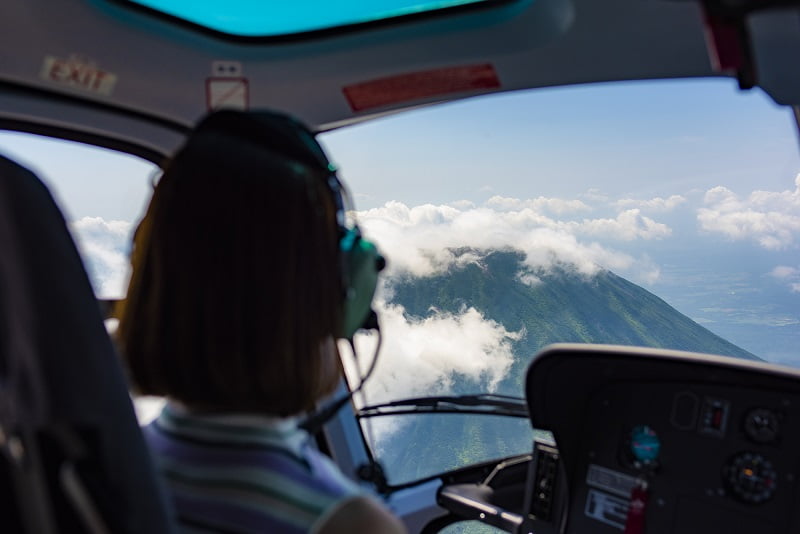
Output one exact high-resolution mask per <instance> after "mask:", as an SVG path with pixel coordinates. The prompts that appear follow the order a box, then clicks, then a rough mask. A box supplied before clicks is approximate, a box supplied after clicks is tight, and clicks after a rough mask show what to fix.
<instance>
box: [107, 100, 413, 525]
mask: <svg viewBox="0 0 800 534" xmlns="http://www.w3.org/2000/svg"><path fill="white" fill-rule="evenodd" d="M331 168H332V167H331V166H330V165H329V164H328V161H327V158H326V157H325V154H324V153H323V151H322V149H321V148H320V146H319V145H318V144H317V142H316V140H315V139H314V138H313V136H312V135H311V134H310V133H309V132H308V131H307V130H306V129H305V128H304V127H302V126H301V125H300V124H298V123H297V122H295V121H293V120H291V119H289V118H287V117H284V116H281V115H275V114H269V113H245V112H236V111H221V112H217V113H215V114H212V115H210V116H208V117H207V118H206V119H204V120H203V121H202V122H201V123H200V124H199V125H198V127H197V128H196V130H195V131H194V132H193V134H192V135H191V136H190V137H189V139H188V141H187V142H186V144H185V145H184V146H183V148H182V149H181V150H180V151H179V152H178V153H177V154H176V155H175V157H174V158H173V159H172V161H171V162H170V163H169V164H168V166H167V168H166V170H165V172H164V175H163V176H162V177H161V179H160V181H159V182H158V185H157V186H156V189H155V192H154V194H153V198H152V201H151V203H150V206H149V208H148V210H147V213H146V215H145V217H144V219H143V220H142V223H141V224H140V226H139V228H138V230H137V234H136V236H135V238H134V249H133V252H132V263H133V273H132V278H131V283H130V287H129V290H128V298H127V299H126V302H125V304H124V305H123V309H122V310H120V314H119V315H120V325H119V331H118V335H119V340H120V346H121V351H122V353H123V356H124V358H125V361H126V363H127V366H128V368H129V371H130V374H131V377H132V380H133V382H134V387H135V388H136V389H137V390H138V392H139V393H141V394H146V395H160V396H165V397H167V399H168V402H167V405H166V407H165V409H164V411H163V412H162V413H161V415H160V416H159V417H158V418H157V419H156V420H155V421H154V422H153V423H152V424H150V425H148V426H147V427H145V429H144V431H145V436H146V437H147V439H148V441H149V443H150V445H151V446H152V449H153V451H154V452H155V454H156V457H157V461H158V463H159V465H160V466H161V468H162V470H163V472H164V474H165V475H166V479H167V482H168V486H169V488H170V490H171V493H172V496H173V500H174V504H175V507H176V510H177V512H178V516H179V520H180V521H181V524H182V526H183V527H184V528H185V529H186V530H187V531H192V532H198V531H200V532H202V531H224V532H309V531H314V532H326V533H327V532H348V533H353V532H402V531H403V527H402V524H401V523H400V522H399V521H398V520H397V519H396V518H395V517H393V516H392V515H391V514H390V513H389V512H388V511H387V510H386V509H385V508H384V507H383V506H382V505H380V504H379V503H378V501H377V500H374V499H372V498H370V497H368V496H366V495H364V494H363V492H362V491H361V490H360V489H359V488H358V487H357V486H356V485H355V484H353V482H352V481H350V480H349V479H347V478H346V477H345V476H344V475H343V474H342V473H341V472H340V471H339V470H338V468H337V467H336V466H335V465H334V464H333V463H332V462H331V461H330V460H329V459H328V458H327V457H325V456H324V455H322V454H321V453H319V452H318V451H317V450H316V449H314V448H313V446H312V442H311V441H310V438H309V436H308V435H307V434H306V433H304V432H303V431H301V430H299V429H298V428H297V417H298V415H299V414H302V413H304V412H307V411H309V410H310V409H312V408H313V407H314V406H315V404H316V403H317V402H318V401H319V400H320V399H321V398H323V397H325V396H326V395H328V394H330V393H331V392H332V391H333V388H334V387H335V386H336V384H337V383H338V381H339V379H340V375H341V367H340V362H339V356H338V352H337V349H336V344H335V341H334V337H335V336H336V335H337V334H338V333H340V332H341V331H342V323H343V321H344V317H343V311H342V308H343V301H344V298H343V295H344V293H345V291H344V289H343V274H342V272H341V271H342V270H343V269H342V258H341V255H342V253H341V251H340V240H341V238H342V236H343V234H344V232H345V230H344V229H343V228H342V227H341V224H342V221H341V219H342V218H343V215H344V214H343V213H342V208H341V198H340V197H339V196H338V195H339V192H338V180H337V179H336V178H335V175H333V174H332V171H331V170H330V169H331Z"/></svg>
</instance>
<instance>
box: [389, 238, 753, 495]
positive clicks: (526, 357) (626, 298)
mask: <svg viewBox="0 0 800 534" xmlns="http://www.w3.org/2000/svg"><path fill="white" fill-rule="evenodd" d="M523 260H524V256H523V255H522V254H521V253H517V252H511V251H496V252H492V253H489V254H488V255H487V256H486V257H485V258H483V259H482V260H481V262H480V263H479V264H475V263H472V264H468V265H466V266H463V267H460V268H453V269H451V270H450V271H449V272H447V273H445V274H440V275H437V276H433V277H426V278H411V277H410V278H404V279H397V280H395V281H394V283H393V284H392V291H391V293H392V299H391V302H393V303H396V304H400V305H402V306H403V307H404V308H405V313H406V314H407V315H408V316H410V317H416V318H425V317H429V316H431V315H434V314H436V313H441V312H449V313H454V314H455V313H459V312H461V311H463V310H464V309H465V308H467V307H473V308H475V309H476V310H478V311H479V312H480V313H481V314H483V316H484V317H485V318H487V319H491V320H494V321H496V322H498V323H500V324H502V325H503V326H504V327H505V328H506V329H507V330H509V331H515V332H519V331H521V330H523V331H524V332H525V334H524V335H523V336H522V337H521V338H520V339H519V340H517V341H514V342H513V352H514V364H513V365H512V368H511V370H510V372H509V373H508V375H507V377H506V378H505V379H504V381H503V382H502V383H501V384H500V385H499V388H498V391H497V392H498V393H505V394H510V395H518V396H522V395H523V382H524V377H525V370H526V369H527V366H528V363H529V361H530V359H531V358H532V357H533V355H534V354H535V353H536V352H537V351H538V350H539V349H541V348H542V347H544V346H545V345H548V344H550V343H556V342H581V343H613V344H620V345H640V346H648V347H660V348H669V349H678V350H687V351H694V352H705V353H711V354H722V355H727V356H734V357H740V358H748V359H758V358H757V357H756V356H754V355H753V354H751V353H749V352H747V351H745V350H743V349H741V348H739V347H737V346H736V345H733V344H732V343H730V342H728V341H726V340H724V339H722V338H721V337H719V336H717V335H716V334H714V333H713V332H711V331H709V330H708V329H706V328H704V327H702V326H700V325H699V324H697V323H695V322H694V321H692V320H691V319H690V318H688V317H686V316H685V315H683V314H681V313H680V312H678V311H677V310H675V309H674V308H672V307H671V306H669V305H668V304H667V303H666V302H664V301H663V300H662V299H660V298H658V297H657V296H655V295H653V294H652V293H650V292H648V291H647V290H645V289H643V288H641V287H639V286H637V285H635V284H633V283H631V282H628V281H627V280H625V279H623V278H620V277H619V276H617V275H615V274H613V273H611V272H609V271H602V272H600V273H598V274H597V275H595V276H592V277H586V276H582V275H579V274H576V273H573V272H570V271H569V270H566V269H556V270H554V271H553V272H550V273H544V272H538V273H530V272H528V271H526V268H525V266H524V263H523ZM520 273H527V274H533V275H534V276H535V277H536V278H537V279H538V280H539V281H538V282H537V283H533V284H526V283H523V282H522V281H521V279H520ZM454 383H455V387H454V393H456V394H462V393H476V392H480V390H481V384H478V383H475V382H470V381H467V380H466V379H463V378H458V377H456V378H455V380H454ZM444 417H445V416H425V417H420V416H412V417H411V418H410V419H411V421H410V422H409V423H408V424H406V425H405V426H404V427H403V430H401V431H400V432H398V434H397V435H396V436H393V438H392V439H391V443H387V444H386V445H385V447H383V448H384V450H383V451H382V454H381V456H382V457H383V459H384V466H385V467H386V468H387V471H388V474H389V479H390V482H394V481H398V482H399V481H400V480H403V481H407V480H410V479H414V478H418V477H421V476H426V475H431V474H434V473H435V472H437V471H438V472H441V471H444V470H446V469H450V468H453V467H455V466H456V465H465V464H467V463H469V462H468V461H466V460H468V459H469V460H472V461H475V460H476V459H488V458H490V457H493V456H495V457H499V456H503V455H504V454H503V453H505V454H508V452H507V451H509V450H517V451H523V450H525V447H529V446H530V441H529V440H530V434H529V433H525V432H523V433H517V432H514V433H513V434H516V435H508V434H510V433H509V432H500V430H499V428H495V427H494V423H491V422H490V420H491V419H498V418H492V417H483V416H477V417H473V418H472V419H473V420H470V421H469V422H467V420H468V418H467V417H462V416H456V417H458V418H459V419H458V421H451V420H445V419H444ZM465 433H468V434H469V437H468V436H467V435H466V434H465ZM478 449H480V450H478ZM437 466H439V468H438V469H437ZM393 479H394V480H393Z"/></svg>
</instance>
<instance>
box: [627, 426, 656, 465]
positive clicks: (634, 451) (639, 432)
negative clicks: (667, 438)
mask: <svg viewBox="0 0 800 534" xmlns="http://www.w3.org/2000/svg"><path fill="white" fill-rule="evenodd" d="M630 443H631V445H630V454H631V455H632V456H633V459H634V460H635V461H636V462H638V463H640V464H641V465H652V464H653V463H655V461H656V460H658V455H659V453H660V452H661V440H660V439H658V435H657V434H656V432H655V430H653V429H652V428H650V427H649V426H647V425H639V426H636V427H634V428H633V430H631V436H630Z"/></svg>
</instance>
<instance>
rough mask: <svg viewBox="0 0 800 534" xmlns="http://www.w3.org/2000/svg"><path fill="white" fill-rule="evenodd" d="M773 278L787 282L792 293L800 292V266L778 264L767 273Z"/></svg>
mask: <svg viewBox="0 0 800 534" xmlns="http://www.w3.org/2000/svg"><path fill="white" fill-rule="evenodd" d="M769 274H770V275H771V276H773V277H774V278H777V279H778V280H781V281H783V282H786V283H788V285H789V290H790V291H791V292H792V293H800V267H790V266H788V265H778V266H777V267H775V268H774V269H772V271H770V273H769Z"/></svg>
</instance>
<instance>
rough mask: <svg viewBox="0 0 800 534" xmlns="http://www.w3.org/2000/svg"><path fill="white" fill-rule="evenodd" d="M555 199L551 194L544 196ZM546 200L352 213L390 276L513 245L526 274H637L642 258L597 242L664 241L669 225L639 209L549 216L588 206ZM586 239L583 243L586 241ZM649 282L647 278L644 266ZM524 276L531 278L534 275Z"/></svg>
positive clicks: (424, 272)
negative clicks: (577, 216)
mask: <svg viewBox="0 0 800 534" xmlns="http://www.w3.org/2000/svg"><path fill="white" fill-rule="evenodd" d="M550 200H554V199H550ZM578 202H579V203H578V204H576V203H570V202H568V201H562V200H559V201H558V202H550V201H548V199H542V198H539V199H533V200H529V201H524V200H519V199H511V198H504V197H493V198H492V199H490V200H489V201H488V202H487V203H486V204H485V205H483V206H470V205H460V206H459V207H456V206H455V205H438V206H435V205H432V204H425V205H422V206H416V207H408V206H406V205H405V204H403V203H401V202H396V201H391V202H387V203H386V204H385V205H384V206H382V207H380V208H374V209H370V210H366V211H362V212H359V213H358V219H359V221H360V223H361V225H362V226H363V227H364V229H365V233H366V234H367V235H369V236H370V238H372V239H374V240H375V241H376V242H377V243H378V245H379V246H380V247H381V248H382V249H383V251H384V253H385V254H386V256H387V258H388V260H389V266H390V271H389V272H390V274H410V275H413V276H431V275H434V274H437V273H442V272H445V271H446V270H447V269H449V268H450V267H451V266H453V265H455V264H457V262H462V263H463V262H464V261H465V259H464V257H463V256H462V255H461V254H460V253H456V252H455V251H458V250H459V249H461V250H463V249H464V248H469V249H473V250H475V251H487V250H509V249H513V250H518V251H521V252H523V253H524V254H525V263H526V265H527V266H528V268H529V269H530V270H532V271H536V270H539V269H544V270H549V269H551V268H553V267H557V266H558V267H568V268H570V269H572V270H574V271H577V272H578V273H581V274H584V275H587V276H590V275H593V274H595V273H596V272H598V271H599V270H601V269H611V270H614V271H617V272H625V273H627V272H633V271H637V272H638V271H641V269H640V268H639V266H638V265H637V264H638V263H640V260H637V259H635V258H634V257H632V256H630V255H628V254H625V253H623V252H620V251H617V250H614V249H612V248H609V247H607V246H603V245H601V244H600V243H599V242H598V241H599V240H605V241H615V242H618V241H633V240H649V239H662V238H665V237H668V236H670V235H671V229H670V228H669V227H668V226H666V225H664V224H662V223H658V222H656V221H654V220H653V219H651V218H649V217H646V216H643V215H642V214H641V213H640V211H639V210H638V209H632V210H626V211H624V212H622V213H620V214H618V215H617V216H616V217H615V218H598V219H586V218H584V219H578V220H568V219H567V218H561V219H555V218H553V217H551V216H550V215H548V214H545V213H543V211H544V210H550V209H554V207H555V209H559V210H564V209H567V207H569V209H575V210H579V211H584V208H583V207H581V206H586V204H584V203H582V202H580V201H578ZM586 238H588V240H587V239H586ZM648 272H649V273H650V275H649V276H647V277H646V279H648V280H652V279H653V273H654V272H655V273H656V276H657V272H656V271H653V270H652V269H649V271H648ZM529 281H533V280H532V279H531V280H529Z"/></svg>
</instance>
